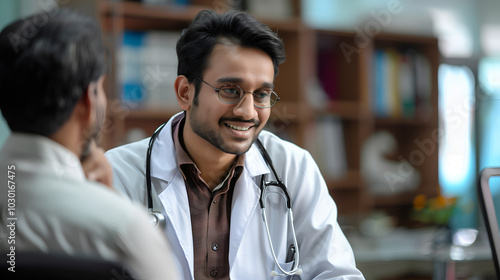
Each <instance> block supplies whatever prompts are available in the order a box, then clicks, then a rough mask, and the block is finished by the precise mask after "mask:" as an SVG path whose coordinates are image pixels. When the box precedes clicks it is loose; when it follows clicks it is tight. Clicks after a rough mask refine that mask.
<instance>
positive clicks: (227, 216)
mask: <svg viewBox="0 0 500 280" xmlns="http://www.w3.org/2000/svg"><path fill="white" fill-rule="evenodd" d="M177 55H178V60H179V64H178V77H177V79H176V81H175V93H176V95H177V100H178V102H179V105H180V107H181V108H182V109H183V112H181V113H179V114H177V115H175V116H173V117H172V118H171V119H170V120H169V121H168V122H167V123H166V125H165V126H164V127H163V129H162V130H161V131H160V132H159V133H158V134H157V135H156V137H155V142H154V145H152V147H151V149H152V150H151V182H152V184H151V185H152V191H151V193H152V200H153V201H152V202H153V208H154V210H155V211H159V212H161V213H162V214H163V215H164V216H165V220H166V223H165V225H164V226H163V227H164V228H163V229H164V231H165V234H166V236H167V238H168V239H169V241H170V243H171V244H172V247H173V250H174V251H175V254H176V255H177V257H178V259H179V262H180V266H181V267H180V269H181V274H182V277H183V279H197V280H198V279H364V277H363V275H362V274H361V272H360V271H359V270H358V269H357V268H356V266H355V261H354V257H353V253H352V250H351V247H350V245H349V243H348V241H347V240H346V238H345V236H344V234H343V233H342V231H341V229H340V227H339V225H338V223H337V220H336V219H337V208H336V205H335V203H334V201H333V200H332V198H331V197H330V195H329V193H328V189H327V186H326V184H325V181H324V180H323V178H322V176H321V174H320V172H319V170H318V167H317V165H316V164H315V162H314V161H313V159H312V158H311V156H310V154H309V153H308V152H307V151H305V150H303V149H301V148H299V147H297V146H295V145H294V144H291V143H289V142H286V141H283V140H281V139H279V138H278V137H277V136H275V135H273V134H271V133H269V132H266V131H262V129H263V127H264V126H265V124H266V122H267V121H268V119H269V116H270V113H271V107H272V106H273V105H274V104H275V103H276V101H278V99H279V98H278V96H277V94H276V93H274V91H273V88H274V79H275V77H276V75H277V74H278V66H279V65H280V64H281V63H282V62H283V61H284V58H285V54H284V47H283V43H282V41H281V39H279V38H278V36H277V35H276V34H275V33H274V32H272V31H271V30H270V29H269V28H268V27H267V26H266V25H264V24H262V23H260V22H258V21H256V20H255V19H254V18H252V17H251V16H249V15H248V14H246V13H243V12H234V11H230V12H227V13H224V14H222V15H217V14H216V13H214V12H212V11H202V12H200V13H199V14H198V15H197V16H196V17H195V18H194V20H193V22H192V23H191V25H190V26H189V28H187V29H186V30H185V31H184V32H183V34H182V35H181V38H180V40H179V42H178V43H177ZM257 138H259V139H260V141H261V142H262V144H263V146H264V148H265V150H267V152H268V153H269V155H270V158H271V160H272V161H273V163H274V168H275V169H276V171H277V173H278V176H280V177H281V178H282V180H283V183H284V185H286V186H287V187H288V192H289V196H290V199H291V205H292V210H293V214H294V222H293V223H292V221H291V219H289V216H288V212H287V208H286V204H287V203H286V200H285V199H284V198H285V197H286V196H284V192H278V193H276V192H272V191H271V192H269V193H270V195H268V196H265V197H264V199H265V203H266V205H267V207H266V210H265V213H266V217H267V224H268V231H267V230H266V224H265V223H264V222H263V218H262V215H261V209H260V203H259V198H260V196H261V183H262V181H265V182H269V181H277V180H278V179H277V178H276V177H275V176H274V175H273V173H272V169H271V167H270V165H269V164H268V163H266V161H265V159H264V157H263V153H262V152H260V150H259V148H258V147H257V145H256V140H257ZM149 141H150V139H144V140H142V141H139V142H136V143H132V144H129V145H125V146H121V147H118V148H115V149H113V150H110V151H108V152H107V153H106V156H107V157H108V159H109V160H110V162H111V165H112V166H113V172H114V182H115V188H116V189H117V190H118V191H121V192H123V193H125V194H126V195H128V196H129V197H130V198H131V199H132V200H134V201H137V202H139V203H142V204H144V205H148V202H147V200H148V199H147V197H148V195H147V191H146V180H147V176H146V160H147V158H146V153H147V152H146V151H147V150H148V144H149ZM266 192H267V191H266ZM293 229H294V231H295V232H294V231H293ZM268 233H269V236H268ZM294 233H295V234H294ZM294 235H295V236H296V240H297V242H296V244H297V246H298V248H297V249H298V250H299V252H300V260H299V255H298V254H293V252H294V250H293V248H291V246H290V245H292V247H293V244H295V243H294V240H293V239H294ZM268 237H270V239H271V240H272V242H271V243H272V245H270V242H269V238H268ZM271 246H272V248H273V250H271ZM273 251H274V252H273ZM273 254H275V257H273ZM297 261H298V265H300V266H299V267H298V268H297V266H296V263H297ZM278 264H279V266H278ZM280 267H281V269H280ZM294 268H295V269H294ZM287 274H290V275H287Z"/></svg>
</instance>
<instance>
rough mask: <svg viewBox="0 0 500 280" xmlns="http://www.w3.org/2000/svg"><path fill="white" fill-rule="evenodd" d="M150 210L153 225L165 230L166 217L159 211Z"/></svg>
mask: <svg viewBox="0 0 500 280" xmlns="http://www.w3.org/2000/svg"><path fill="white" fill-rule="evenodd" d="M148 210H149V214H150V215H149V216H150V217H151V221H150V222H151V224H152V225H153V226H154V227H157V228H161V229H163V228H165V223H166V222H165V216H163V214H162V213H161V212H158V211H153V210H151V209H148Z"/></svg>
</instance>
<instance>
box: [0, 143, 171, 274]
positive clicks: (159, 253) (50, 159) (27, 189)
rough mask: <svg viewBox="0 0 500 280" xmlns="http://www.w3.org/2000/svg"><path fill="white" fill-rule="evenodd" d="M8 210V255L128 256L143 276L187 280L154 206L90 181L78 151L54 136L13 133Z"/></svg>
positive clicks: (3, 167) (2, 164)
mask: <svg viewBox="0 0 500 280" xmlns="http://www.w3.org/2000/svg"><path fill="white" fill-rule="evenodd" d="M9 171H10V172H9ZM9 198H10V199H11V200H10V201H9V200H8V199H9ZM12 199H14V200H12ZM9 202H10V203H11V204H9ZM13 202H14V203H15V204H12V203H13ZM0 211H1V225H2V226H1V227H0V244H1V245H0V246H1V247H0V249H1V251H2V254H4V253H5V252H7V249H9V250H10V247H11V246H15V250H16V252H21V251H43V252H57V253H63V254H68V255H80V256H90V257H96V258H102V259H106V260H111V261H117V262H120V263H122V264H124V265H125V266H126V267H127V268H128V269H129V270H130V271H131V273H132V274H133V276H135V277H137V278H138V279H178V278H179V277H178V271H177V269H178V266H177V262H176V260H175V259H174V258H173V257H172V255H171V254H170V252H171V248H170V246H169V244H168V243H167V241H166V240H165V238H164V237H163V236H162V235H161V233H160V232H159V231H157V230H156V229H154V228H153V227H152V226H151V225H150V224H149V218H148V215H147V212H146V211H145V210H144V209H143V208H140V207H139V206H137V205H135V204H133V203H132V202H130V201H128V200H126V199H124V198H122V197H120V196H119V195H118V194H116V193H115V192H113V191H112V190H109V189H107V188H106V187H105V186H103V185H100V184H97V183H93V182H90V181H87V180H86V179H85V176H84V173H83V170H82V167H81V165H80V162H79V160H78V158H77V157H76V156H75V154H73V153H72V152H70V151H69V150H67V149H66V148H65V147H63V146H61V145H59V144H58V143H56V142H54V141H52V140H50V139H49V138H46V137H42V136H37V135H28V134H17V133H13V134H12V135H11V136H10V137H9V138H8V139H7V141H6V143H5V145H4V146H3V148H2V150H1V151H0ZM11 223H14V224H15V235H14V236H13V237H12V232H11V231H10V229H9V228H8V227H7V226H6V225H8V224H11ZM9 237H10V239H9Z"/></svg>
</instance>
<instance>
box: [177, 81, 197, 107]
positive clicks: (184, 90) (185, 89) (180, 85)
mask: <svg viewBox="0 0 500 280" xmlns="http://www.w3.org/2000/svg"><path fill="white" fill-rule="evenodd" d="M174 86H175V95H176V97H177V102H179V106H180V107H181V108H182V110H184V111H189V109H191V105H192V103H193V98H194V91H195V89H194V85H193V84H190V83H189V80H188V78H187V77H186V76H184V75H179V76H177V78H176V79H175V84H174Z"/></svg>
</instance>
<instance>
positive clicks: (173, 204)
mask: <svg viewBox="0 0 500 280" xmlns="http://www.w3.org/2000/svg"><path fill="white" fill-rule="evenodd" d="M181 114H182V113H179V114H177V115H175V116H174V117H172V118H171V119H170V120H169V121H168V123H167V124H166V125H165V127H164V129H163V130H162V131H161V132H160V134H159V135H158V138H157V139H156V142H155V145H154V146H153V150H152V154H153V155H163V157H159V156H154V157H152V159H151V167H152V168H151V176H152V177H154V178H155V179H158V181H160V182H161V183H159V184H156V185H155V190H156V191H157V193H158V194H159V195H158V198H159V199H160V200H161V204H162V205H163V208H164V210H165V215H166V216H165V218H166V219H167V221H169V222H167V227H166V234H167V236H168V237H169V240H170V241H172V240H178V242H179V246H180V248H181V250H182V254H178V255H183V256H185V257H186V261H187V263H188V266H189V270H190V273H191V275H192V273H193V270H194V263H193V234H192V229H191V215H190V210H189V201H188V197H187V191H186V186H185V183H184V179H183V177H182V174H181V172H180V170H179V168H178V166H177V160H176V153H175V146H174V142H173V140H172V122H173V120H174V119H176V118H181V117H182V116H181Z"/></svg>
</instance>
